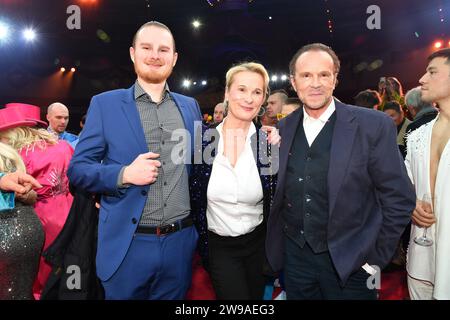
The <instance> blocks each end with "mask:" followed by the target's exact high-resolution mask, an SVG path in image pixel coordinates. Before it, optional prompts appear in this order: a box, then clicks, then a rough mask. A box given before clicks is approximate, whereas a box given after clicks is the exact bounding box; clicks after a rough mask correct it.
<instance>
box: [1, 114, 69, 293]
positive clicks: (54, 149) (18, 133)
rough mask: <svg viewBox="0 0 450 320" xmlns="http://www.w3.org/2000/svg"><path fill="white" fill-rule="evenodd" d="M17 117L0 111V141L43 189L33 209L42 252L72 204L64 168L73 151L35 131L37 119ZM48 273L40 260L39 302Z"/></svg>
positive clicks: (48, 134)
mask: <svg viewBox="0 0 450 320" xmlns="http://www.w3.org/2000/svg"><path fill="white" fill-rule="evenodd" d="M24 108H26V106H25V107H24ZM23 114H25V113H23ZM20 117H21V114H20V113H17V112H16V111H15V110H13V109H10V108H5V109H2V110H0V141H2V142H3V143H7V144H9V145H10V146H12V147H13V148H14V149H15V150H17V151H18V153H19V154H20V155H21V157H22V159H23V162H24V164H25V167H26V171H27V173H28V174H30V175H31V176H33V177H34V178H35V179H36V180H37V181H38V182H39V183H40V184H41V185H42V188H40V189H38V190H37V201H36V203H35V205H34V209H35V210H36V213H37V215H38V217H39V219H40V220H41V222H42V225H43V228H44V232H45V243H44V247H43V250H46V249H47V247H48V246H49V245H50V244H51V243H52V242H53V241H54V240H55V238H56V237H57V235H58V234H59V232H60V231H61V229H62V228H63V226H64V223H65V221H66V218H67V215H68V213H69V210H70V207H71V205H72V201H73V197H72V195H71V194H70V192H69V181H68V178H67V168H68V166H69V163H70V159H71V158H72V154H73V149H72V147H71V146H70V145H69V144H68V143H67V142H66V141H63V140H60V141H57V140H56V138H55V137H54V136H53V135H52V134H51V133H49V132H47V131H46V130H45V129H39V128H35V126H36V125H37V123H38V122H37V120H39V121H40V119H34V120H33V119H30V118H26V119H25V118H22V119H21V118H20ZM18 119H19V121H18ZM50 272H51V266H50V265H48V264H47V263H46V262H45V261H44V259H43V258H42V257H41V261H40V265H39V272H38V276H37V279H36V281H35V284H34V286H33V294H34V297H35V298H36V299H40V294H41V291H42V289H43V288H44V286H45V283H46V281H47V279H48V276H49V274H50Z"/></svg>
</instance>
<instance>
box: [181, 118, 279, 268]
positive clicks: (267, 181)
mask: <svg viewBox="0 0 450 320" xmlns="http://www.w3.org/2000/svg"><path fill="white" fill-rule="evenodd" d="M207 130H209V133H211V134H212V137H211V136H209V137H208V136H205V132H206V131H207ZM199 132H200V131H198V132H197V138H196V150H195V152H196V154H200V153H199V152H201V154H202V155H203V154H204V152H205V149H207V148H211V149H209V151H211V152H210V153H208V154H211V155H212V158H211V159H210V161H208V162H205V159H203V158H202V160H203V161H201V163H197V164H194V165H193V167H192V173H191V177H190V193H191V211H192V216H193V220H194V224H195V226H196V228H197V231H198V234H199V245H198V250H199V253H200V256H201V257H202V260H203V263H204V265H205V266H206V267H207V266H208V226H207V221H206V207H207V190H208V184H209V179H210V177H211V172H212V167H213V166H212V162H213V160H214V157H215V155H216V152H215V151H216V150H215V149H213V148H214V147H213V142H215V139H214V137H219V133H218V132H217V130H216V129H215V128H208V127H207V126H205V125H203V126H202V130H201V132H202V135H201V136H199ZM201 137H205V138H204V139H201ZM266 138H267V135H266V133H265V132H263V131H262V130H260V128H259V127H258V126H257V130H256V133H255V134H254V135H253V136H252V137H251V145H252V150H253V155H254V157H255V161H256V166H257V168H258V172H259V173H260V179H261V185H262V189H263V197H264V199H263V214H264V222H263V223H266V221H267V218H268V215H269V213H270V207H271V203H272V198H273V195H274V193H275V187H276V181H277V175H276V171H277V169H278V158H277V156H278V153H275V152H273V155H272V148H271V146H270V145H268V144H267V141H266ZM217 142H218V141H217ZM217 142H216V143H217ZM258 146H259V147H258ZM207 151H208V150H207ZM269 159H271V162H269V163H268V162H267V160H269ZM271 166H272V167H271ZM264 168H265V169H269V168H271V170H270V171H271V173H272V174H269V175H267V174H265V172H264V170H262V169H264ZM224 179H226V177H224Z"/></svg>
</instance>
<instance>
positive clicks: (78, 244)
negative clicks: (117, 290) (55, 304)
mask: <svg viewBox="0 0 450 320" xmlns="http://www.w3.org/2000/svg"><path fill="white" fill-rule="evenodd" d="M72 193H73V194H74V199H73V203H72V206H71V208H70V211H69V215H68V217H67V220H66V222H65V224H64V227H63V229H62V230H61V232H60V233H59V234H58V236H57V237H56V239H55V241H53V243H52V244H51V245H50V246H49V247H48V248H47V250H45V252H44V253H43V254H42V255H43V256H44V258H45V260H46V261H47V262H48V263H49V264H51V265H52V273H51V274H50V276H49V278H48V280H47V283H46V284H45V288H44V290H43V291H42V296H41V300H103V299H104V291H103V286H102V284H101V282H100V280H99V279H98V278H97V273H96V269H95V255H96V251H97V226H98V209H97V208H96V207H95V199H94V197H93V195H92V194H90V193H88V192H85V191H83V190H74V191H73V192H72ZM70 266H78V267H79V268H80V285H81V286H80V289H76V288H69V287H68V286H67V281H68V280H69V283H72V281H70V279H69V278H70V277H71V276H72V275H74V273H73V271H72V270H70V269H69V267H70Z"/></svg>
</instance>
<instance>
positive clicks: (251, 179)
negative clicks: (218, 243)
mask: <svg viewBox="0 0 450 320" xmlns="http://www.w3.org/2000/svg"><path fill="white" fill-rule="evenodd" d="M224 122H225V120H224V121H223V122H222V123H220V124H219V125H218V126H217V131H218V132H219V136H220V139H219V144H218V150H217V155H216V157H215V159H214V162H213V167H212V172H211V177H210V180H209V184H208V191H207V199H208V204H207V208H206V217H207V221H208V230H210V231H212V232H214V233H216V234H218V235H220V236H228V237H236V236H240V235H244V234H247V233H249V232H251V231H253V230H254V229H255V228H256V227H257V226H258V225H259V224H260V223H261V222H262V221H263V190H262V185H261V180H260V177H259V173H258V168H257V166H256V162H255V158H254V156H253V152H252V149H251V144H250V142H251V140H250V137H251V136H252V135H253V134H254V133H256V128H255V125H254V124H253V123H251V125H250V128H249V130H248V133H247V137H246V140H245V146H244V148H243V150H242V152H241V154H240V155H239V158H238V159H237V162H236V164H235V166H234V167H233V166H232V165H231V163H230V161H229V160H228V158H227V157H225V156H224V143H223V133H222V130H223V123H224Z"/></svg>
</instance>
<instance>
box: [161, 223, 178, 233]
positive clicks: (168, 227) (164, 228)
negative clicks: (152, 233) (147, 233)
mask: <svg viewBox="0 0 450 320" xmlns="http://www.w3.org/2000/svg"><path fill="white" fill-rule="evenodd" d="M175 231H176V225H175V223H171V224H168V225H165V226H162V227H157V228H156V235H157V236H160V235H165V234H168V233H172V232H175Z"/></svg>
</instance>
